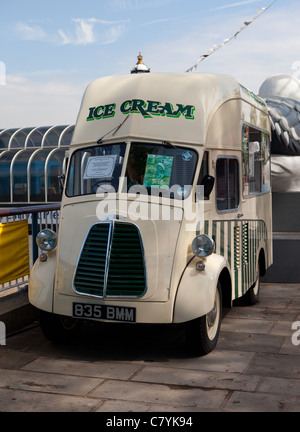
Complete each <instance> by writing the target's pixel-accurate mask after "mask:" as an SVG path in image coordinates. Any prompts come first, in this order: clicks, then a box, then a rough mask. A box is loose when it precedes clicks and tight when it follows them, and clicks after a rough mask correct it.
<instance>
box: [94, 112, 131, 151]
mask: <svg viewBox="0 0 300 432" xmlns="http://www.w3.org/2000/svg"><path fill="white" fill-rule="evenodd" d="M129 116H130V114H128V115H127V116H126V117H125V119H124V120H123V121H122V122H121V123H120V124H119V125H118V126H116V127H114V128H113V129H112V130H110V131H109V132H107V133H106V134H105V135H103V136H102V137H101V138H99V139H98V140H97V144H101V143H102V140H103V138H105V137H106V136H107V135H109V134H110V133H112V132H113V135H114V134H115V133H116V132H117V131H118V130H119V129H120V127H121V126H123V124H124V123H125V122H126V120H127V119H128V117H129Z"/></svg>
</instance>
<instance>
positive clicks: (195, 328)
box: [185, 282, 222, 355]
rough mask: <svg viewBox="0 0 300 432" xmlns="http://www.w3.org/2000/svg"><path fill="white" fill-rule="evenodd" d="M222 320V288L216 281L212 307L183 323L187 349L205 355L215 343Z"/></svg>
mask: <svg viewBox="0 0 300 432" xmlns="http://www.w3.org/2000/svg"><path fill="white" fill-rule="evenodd" d="M221 321H222V290H221V285H220V282H218V285H217V289H216V295H215V301H214V307H213V308H212V310H211V311H210V312H209V313H208V314H206V315H204V316H202V317H200V318H197V319H195V320H192V321H189V322H187V323H186V324H185V333H186V339H187V343H188V347H189V350H190V351H191V352H192V353H193V354H197V355H205V354H208V353H209V352H211V351H212V350H213V349H214V348H215V347H216V345H217V342H218V338H219V333H220V327H221Z"/></svg>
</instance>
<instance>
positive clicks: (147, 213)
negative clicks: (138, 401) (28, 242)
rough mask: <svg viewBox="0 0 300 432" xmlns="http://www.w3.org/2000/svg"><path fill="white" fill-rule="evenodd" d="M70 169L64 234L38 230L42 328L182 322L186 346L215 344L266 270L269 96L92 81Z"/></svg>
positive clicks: (167, 77) (35, 290)
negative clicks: (226, 313) (229, 312)
mask: <svg viewBox="0 0 300 432" xmlns="http://www.w3.org/2000/svg"><path fill="white" fill-rule="evenodd" d="M67 166H68V167H67V172H66V175H65V183H64V193H63V198H62V203H61V219H60V227H59V233H58V234H56V233H54V232H53V231H50V230H43V231H41V232H40V233H39V234H38V237H37V242H38V245H39V248H40V252H41V253H40V257H39V259H38V260H37V261H36V263H35V265H34V267H33V269H32V272H31V275H30V283H29V299H30V302H31V303H32V304H33V305H34V306H36V307H37V308H38V309H40V311H41V318H40V319H41V327H42V329H43V331H44V333H45V335H46V336H47V337H48V338H49V339H50V340H53V341H64V340H66V339H67V338H69V337H74V336H75V335H76V333H77V332H78V330H79V328H80V324H81V323H82V322H83V320H97V321H105V322H122V323H128V324H133V323H139V324H143V323H147V324H149V323H153V324H171V323H177V324H182V326H183V327H184V329H185V333H186V339H187V346H188V347H189V348H191V349H192V350H193V351H194V352H196V353H198V354H206V353H208V352H210V351H211V350H213V349H214V347H215V346H216V344H217V340H218V336H219V331H220V325H221V319H222V307H224V306H225V307H231V306H232V303H233V300H235V299H238V298H240V297H242V296H243V297H244V299H245V301H247V302H248V303H249V304H253V303H255V302H256V301H257V300H258V296H259V287H260V277H261V276H262V275H264V273H265V272H266V270H267V268H268V267H269V266H270V265H271V264H272V212H271V188H270V120H269V116H268V112H267V107H266V105H265V103H264V101H263V100H261V99H260V98H258V97H257V96H255V95H254V94H253V93H252V92H250V91H249V90H247V89H246V88H244V87H243V86H241V85H240V84H239V83H237V82H236V81H235V79H233V78H232V77H229V76H223V75H214V74H133V75H128V76H114V77H106V78H101V79H98V80H96V81H94V82H92V83H91V84H90V85H89V86H88V88H87V90H86V92H85V94H84V97H83V101H82V104H81V108H80V111H79V115H78V119H77V123H76V126H75V131H74V135H73V138H72V142H71V146H70V151H69V155H68V164H67Z"/></svg>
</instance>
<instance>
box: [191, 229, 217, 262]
mask: <svg viewBox="0 0 300 432" xmlns="http://www.w3.org/2000/svg"><path fill="white" fill-rule="evenodd" d="M214 250H215V242H214V240H213V239H212V238H211V237H210V236H209V235H207V234H200V235H197V236H196V237H195V238H194V240H193V242H192V251H193V254H194V255H195V256H196V257H198V258H206V257H208V256H210V255H211V254H212V253H213V252H214Z"/></svg>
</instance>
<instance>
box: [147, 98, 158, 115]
mask: <svg viewBox="0 0 300 432" xmlns="http://www.w3.org/2000/svg"><path fill="white" fill-rule="evenodd" d="M147 102H148V108H147V112H148V113H151V114H153V115H160V111H159V108H158V105H160V102H156V101H149V100H148V101H147Z"/></svg>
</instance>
